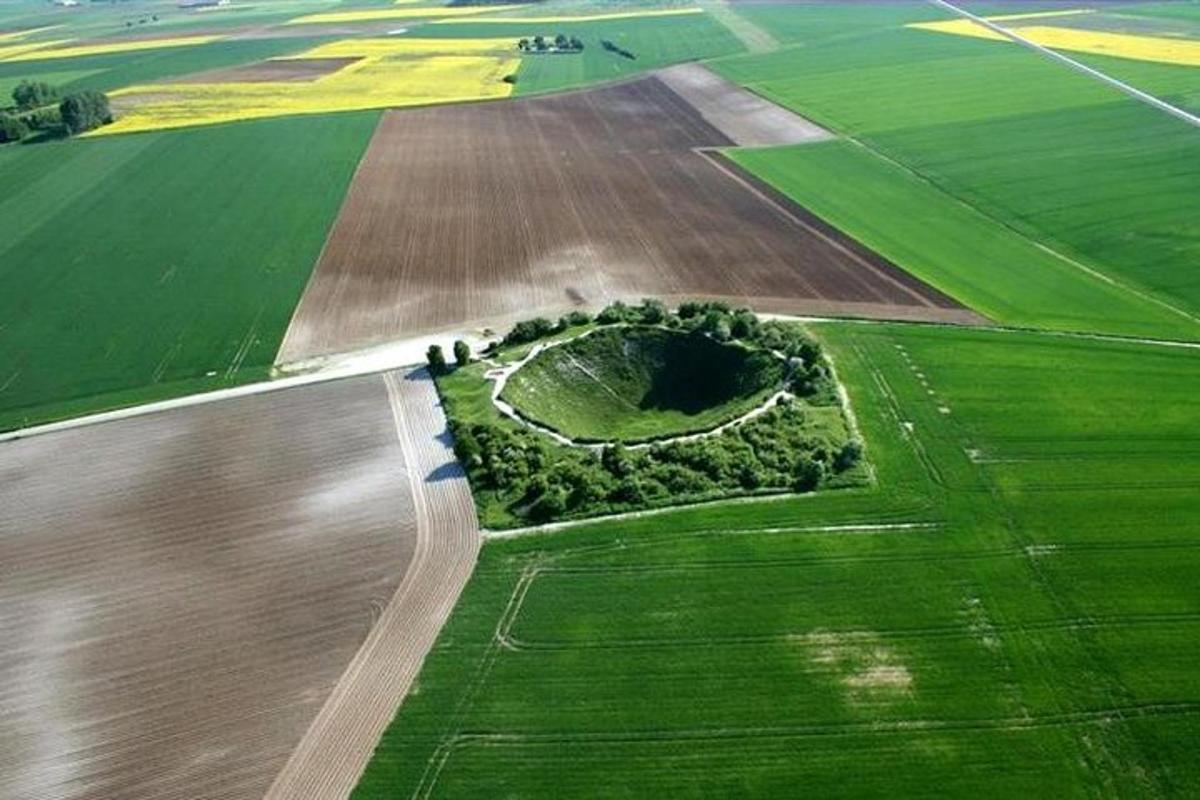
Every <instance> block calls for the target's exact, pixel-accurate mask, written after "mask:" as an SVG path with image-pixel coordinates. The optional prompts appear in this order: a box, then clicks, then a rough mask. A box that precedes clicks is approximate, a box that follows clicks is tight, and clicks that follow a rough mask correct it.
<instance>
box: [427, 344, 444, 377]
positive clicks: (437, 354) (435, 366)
mask: <svg viewBox="0 0 1200 800" xmlns="http://www.w3.org/2000/svg"><path fill="white" fill-rule="evenodd" d="M425 360H426V361H428V362H429V369H430V370H432V371H433V373H434V374H435V375H436V374H438V373H441V372H444V371H445V369H446V355H445V354H444V353H443V352H442V346H441V345H440V344H431V345H429V349H428V350H426V351H425Z"/></svg>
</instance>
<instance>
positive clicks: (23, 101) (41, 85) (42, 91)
mask: <svg viewBox="0 0 1200 800" xmlns="http://www.w3.org/2000/svg"><path fill="white" fill-rule="evenodd" d="M12 99H13V104H14V105H16V107H17V111H32V110H33V109H35V108H41V107H42V106H48V105H50V104H51V103H57V102H58V100H59V95H58V89H56V88H54V87H53V86H51V85H50V84H48V83H46V82H45V81H21V82H20V83H18V84H17V85H16V87H14V88H13V90H12Z"/></svg>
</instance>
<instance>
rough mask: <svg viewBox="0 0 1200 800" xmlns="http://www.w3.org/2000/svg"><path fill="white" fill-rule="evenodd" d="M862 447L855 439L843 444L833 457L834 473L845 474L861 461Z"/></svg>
mask: <svg viewBox="0 0 1200 800" xmlns="http://www.w3.org/2000/svg"><path fill="white" fill-rule="evenodd" d="M862 454H863V446H862V442H860V441H858V440H857V439H851V440H850V441H848V442H846V443H845V444H843V445H842V446H841V447H840V448H839V449H838V451H837V455H835V456H834V457H833V469H834V471H836V472H845V471H846V470H848V469H850V468H851V467H853V466H854V465H855V464H857V463H858V462H859V461H861V460H862Z"/></svg>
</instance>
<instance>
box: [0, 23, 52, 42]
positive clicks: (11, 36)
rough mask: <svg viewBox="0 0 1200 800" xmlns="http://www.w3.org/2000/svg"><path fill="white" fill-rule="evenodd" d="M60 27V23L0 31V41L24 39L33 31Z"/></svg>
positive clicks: (32, 33) (37, 31)
mask: <svg viewBox="0 0 1200 800" xmlns="http://www.w3.org/2000/svg"><path fill="white" fill-rule="evenodd" d="M61 27H62V25H43V26H42V27H40V28H26V29H25V30H23V31H9V32H8V33H0V42H15V41H17V40H18V39H24V38H25V37H27V36H33V35H34V34H35V33H41V32H42V31H52V30H54V29H55V28H61Z"/></svg>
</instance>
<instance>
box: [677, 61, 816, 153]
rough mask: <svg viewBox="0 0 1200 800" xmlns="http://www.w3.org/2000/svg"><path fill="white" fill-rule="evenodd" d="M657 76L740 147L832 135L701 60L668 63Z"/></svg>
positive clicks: (768, 144) (802, 140) (806, 140)
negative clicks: (737, 82) (710, 67)
mask: <svg viewBox="0 0 1200 800" xmlns="http://www.w3.org/2000/svg"><path fill="white" fill-rule="evenodd" d="M657 77H658V79H659V80H661V81H662V82H663V83H665V84H666V85H667V86H669V87H670V88H671V90H672V91H674V92H675V93H676V94H678V95H679V96H680V97H682V98H683V99H684V100H685V101H687V102H688V103H689V104H690V105H691V106H692V108H694V109H696V111H698V112H699V113H700V115H701V116H702V117H704V119H705V120H706V121H707V122H709V123H710V124H711V125H712V126H713V127H715V128H716V129H717V130H719V131H720V132H721V133H722V134H724V135H725V136H727V137H729V139H730V141H732V142H733V143H734V144H736V145H738V146H740V147H769V146H775V145H785V144H805V143H807V142H820V141H824V140H826V139H832V138H833V134H832V133H830V132H829V131H827V130H825V129H824V128H822V127H821V126H820V125H817V124H816V123H814V122H810V121H808V120H806V119H805V118H804V117H802V116H800V115H799V114H795V113H793V112H791V111H789V110H788V109H786V108H783V107H782V106H777V105H775V104H774V103H772V102H769V101H767V100H765V99H763V98H762V97H759V96H758V95H756V94H754V93H753V92H750V91H747V90H746V89H743V88H742V87H740V86H738V85H737V84H735V83H733V82H732V81H727V80H725V79H724V78H722V77H721V76H720V75H717V74H716V73H714V72H712V71H710V70H709V69H707V68H706V67H704V66H703V65H701V64H679V65H677V66H674V67H668V68H667V69H664V70H660V71H659V72H658V73H657Z"/></svg>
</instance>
